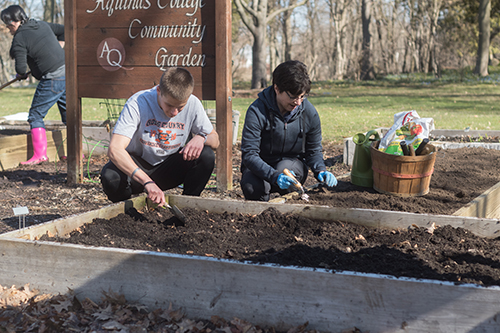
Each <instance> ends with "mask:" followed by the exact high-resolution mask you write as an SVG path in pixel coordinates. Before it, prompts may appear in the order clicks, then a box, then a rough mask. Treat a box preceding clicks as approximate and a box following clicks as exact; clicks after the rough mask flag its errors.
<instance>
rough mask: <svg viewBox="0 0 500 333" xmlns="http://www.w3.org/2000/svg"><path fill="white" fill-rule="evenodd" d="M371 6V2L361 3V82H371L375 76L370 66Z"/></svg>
mask: <svg viewBox="0 0 500 333" xmlns="http://www.w3.org/2000/svg"><path fill="white" fill-rule="evenodd" d="M371 6H372V0H362V1H361V22H362V25H363V42H362V44H361V66H360V67H361V73H360V77H359V78H360V79H361V80H373V79H374V78H375V75H374V73H373V67H372V64H371V33H370V21H371Z"/></svg>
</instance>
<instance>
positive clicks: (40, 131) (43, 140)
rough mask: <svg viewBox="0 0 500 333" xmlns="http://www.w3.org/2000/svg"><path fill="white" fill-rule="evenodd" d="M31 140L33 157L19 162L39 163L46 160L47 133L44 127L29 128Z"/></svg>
mask: <svg viewBox="0 0 500 333" xmlns="http://www.w3.org/2000/svg"><path fill="white" fill-rule="evenodd" d="M31 142H33V151H34V153H33V157H32V158H30V159H29V160H27V161H26V162H21V164H40V163H42V162H45V161H48V160H49V158H48V157H47V135H46V133H45V128H43V127H36V128H33V129H31Z"/></svg>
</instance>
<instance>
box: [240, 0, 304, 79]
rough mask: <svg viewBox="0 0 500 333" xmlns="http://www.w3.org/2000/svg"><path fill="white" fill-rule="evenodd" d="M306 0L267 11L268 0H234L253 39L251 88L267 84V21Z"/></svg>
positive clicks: (300, 4) (302, 3)
mask: <svg viewBox="0 0 500 333" xmlns="http://www.w3.org/2000/svg"><path fill="white" fill-rule="evenodd" d="M307 1H308V0H300V1H293V4H291V5H290V6H288V7H283V8H278V9H275V10H273V11H271V12H269V11H268V8H269V6H268V0H253V1H251V0H234V4H235V5H236V10H237V11H238V14H239V15H240V16H241V19H242V21H243V23H244V24H245V26H246V27H247V28H248V30H250V32H251V34H252V36H253V38H254V41H253V46H252V62H253V67H252V85H251V87H252V89H255V88H264V87H265V86H266V85H267V80H266V77H267V71H266V53H265V51H266V29H267V25H268V23H269V21H271V20H272V19H274V18H275V17H276V16H277V15H279V14H281V13H283V12H285V11H290V10H293V9H294V8H296V7H298V6H302V5H304V4H305V3H306V2H307Z"/></svg>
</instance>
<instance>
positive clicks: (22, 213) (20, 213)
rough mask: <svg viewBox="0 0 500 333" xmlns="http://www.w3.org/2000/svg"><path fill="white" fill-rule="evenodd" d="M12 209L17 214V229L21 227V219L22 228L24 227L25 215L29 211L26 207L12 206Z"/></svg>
mask: <svg viewBox="0 0 500 333" xmlns="http://www.w3.org/2000/svg"><path fill="white" fill-rule="evenodd" d="M12 210H13V211H14V215H15V216H19V229H21V219H22V222H23V223H22V225H23V229H24V228H26V215H28V214H29V213H30V212H29V210H28V207H14V208H12Z"/></svg>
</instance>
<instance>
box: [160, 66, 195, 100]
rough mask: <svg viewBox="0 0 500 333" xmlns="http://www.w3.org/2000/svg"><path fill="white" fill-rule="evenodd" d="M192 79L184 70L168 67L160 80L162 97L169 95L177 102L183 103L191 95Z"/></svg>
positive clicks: (192, 88)
mask: <svg viewBox="0 0 500 333" xmlns="http://www.w3.org/2000/svg"><path fill="white" fill-rule="evenodd" d="M193 90H194V79H193V76H192V75H191V73H189V71H188V70H187V69H185V68H181V67H169V68H167V70H166V71H165V73H163V75H162V76H161V79H160V92H161V95H162V96H166V95H170V96H172V97H173V98H175V99H177V100H179V101H185V100H187V99H188V98H189V96H190V95H191V94H192V93H193Z"/></svg>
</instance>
